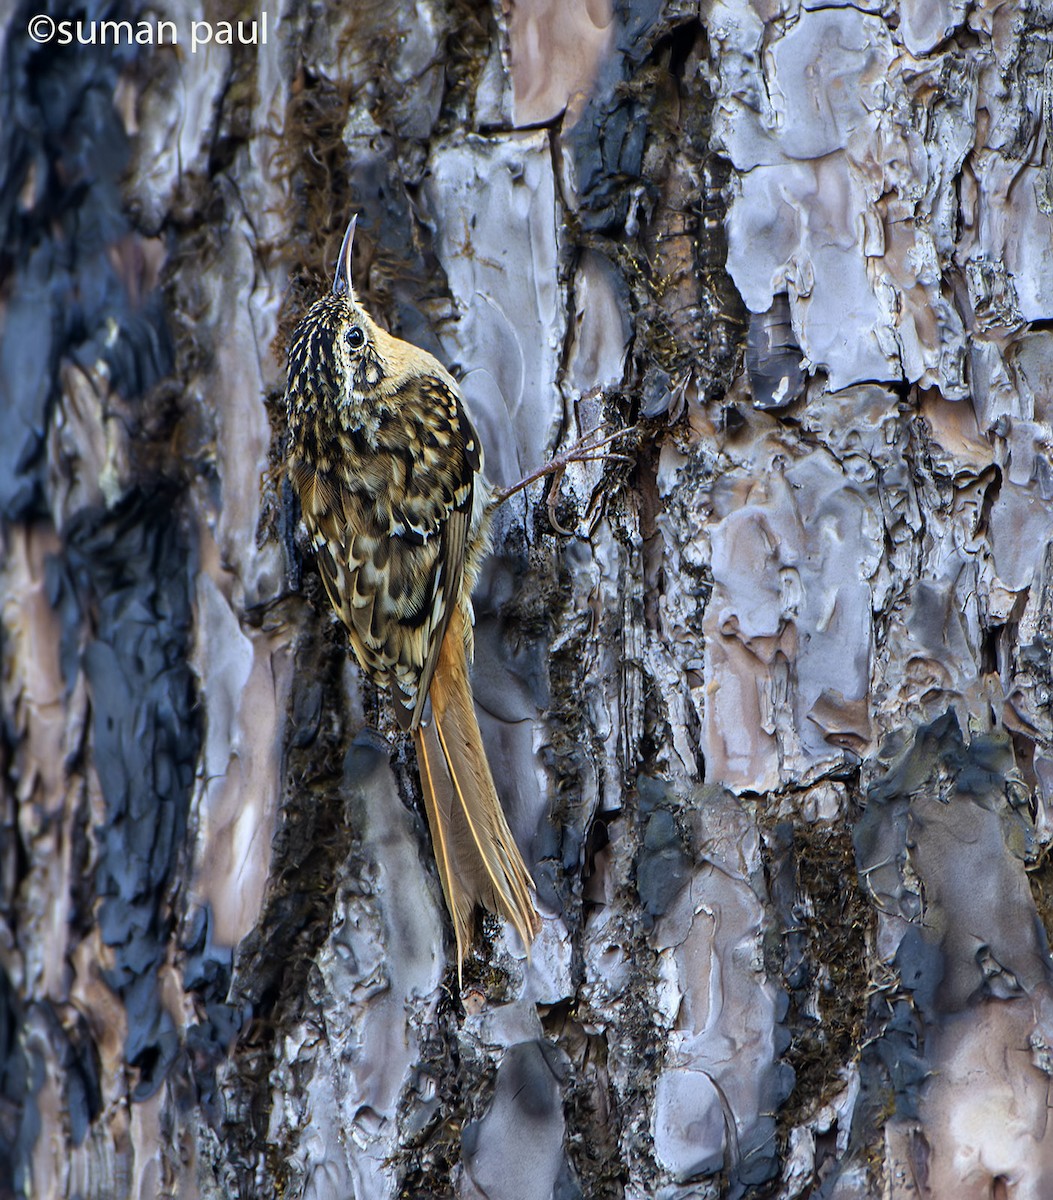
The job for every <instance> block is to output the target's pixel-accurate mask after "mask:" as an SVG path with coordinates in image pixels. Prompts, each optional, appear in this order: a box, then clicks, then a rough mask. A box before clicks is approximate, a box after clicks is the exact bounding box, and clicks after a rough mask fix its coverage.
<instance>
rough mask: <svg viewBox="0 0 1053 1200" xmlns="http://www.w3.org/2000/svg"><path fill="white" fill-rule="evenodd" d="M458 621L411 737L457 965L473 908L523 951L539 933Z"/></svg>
mask: <svg viewBox="0 0 1053 1200" xmlns="http://www.w3.org/2000/svg"><path fill="white" fill-rule="evenodd" d="M462 621H463V617H462V616H461V614H460V611H459V610H458V609H455V610H454V614H453V616H452V619H451V621H450V624H449V627H448V629H447V630H446V636H445V638H444V639H443V644H442V649H441V650H440V652H439V659H438V662H437V663H436V667H435V674H434V676H433V677H432V681H431V720H430V721H429V722H428V723H427V724H422V725H421V726H420V727H419V728H417V729H415V730H414V741H415V743H416V747H417V761H418V763H419V765H420V780H421V790H422V791H423V793H424V804H425V808H426V809H427V813H428V823H429V824H430V825H431V834H432V842H433V843H434V845H435V858H436V861H437V863H438V867H439V878H440V880H441V881H442V890H443V892H444V894H445V896H446V903H447V906H448V907H449V909H450V915H451V916H452V917H453V928H454V935H455V937H456V939H457V965H458V970H460V964H461V961H462V960H463V958H464V951H465V948H466V946H467V944H468V941H469V939H470V937H471V930H472V915H473V913H474V910H475V906H476V905H477V904H481V905H483V907H485V908H488V909H489V910H490V911H491V912H493V913H496V914H497V915H498V916H502V917H506V918H507V919H508V920H509V921H511V923H512V925H513V927H514V928H515V930H516V932H517V933H518V934H519V936H520V938H521V939H522V942H523V945H524V947H526V948H527V950H529V948H530V943H531V941H532V939H533V937H534V935H535V934H536V933H537V931H538V929H539V928H540V922H539V921H538V918H537V913H536V912H535V910H534V905H533V903H532V902H531V899H530V889H531V888H532V887H533V882H532V880H531V878H530V875H529V874H528V872H527V869H526V866H525V865H524V863H523V859H522V857H521V856H520V853H519V849H518V847H517V846H516V844H515V840H514V839H513V837H512V831H511V830H510V829H509V828H508V822H507V821H506V820H505V814H504V811H503V810H502V808H501V802H500V801H499V800H498V798H497V790H496V788H495V787H494V780H493V776H492V775H491V773H490V765H489V763H488V762H487V760H486V752H485V751H484V749H483V739H482V736H481V734H480V732H479V723H478V721H477V720H476V716H475V706H474V704H473V703H472V688H471V684H470V682H469V680H468V661H467V656H466V653H465V644H464V634H463V627H462V624H461V622H462Z"/></svg>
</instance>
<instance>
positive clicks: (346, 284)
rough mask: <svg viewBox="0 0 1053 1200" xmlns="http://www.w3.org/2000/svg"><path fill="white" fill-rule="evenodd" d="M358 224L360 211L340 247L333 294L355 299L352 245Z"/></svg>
mask: <svg viewBox="0 0 1053 1200" xmlns="http://www.w3.org/2000/svg"><path fill="white" fill-rule="evenodd" d="M357 224H358V213H355V215H354V216H353V217H352V218H351V222H350V224H349V225H348V227H347V233H345V234H344V241H343V244H342V245H341V247H340V257H339V258H338V259H337V260H336V275H335V276H334V277H333V295H334V296H348V297H350V298H351V299H354V295H355V289H354V287H353V286H352V284H351V247H352V245H353V244H354V241H355V226H356V225H357Z"/></svg>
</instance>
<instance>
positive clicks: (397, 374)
mask: <svg viewBox="0 0 1053 1200" xmlns="http://www.w3.org/2000/svg"><path fill="white" fill-rule="evenodd" d="M354 232H355V221H354V220H352V221H351V224H350V225H349V226H348V229H347V233H346V234H345V235H344V241H343V245H342V247H341V249H340V257H339V260H338V262H337V267H336V275H335V278H334V281H333V288H332V292H331V293H330V294H329V295H326V296H323V297H322V298H321V299H320V300H317V301H316V302H315V303H314V304H313V305H312V306H311V307H310V308H309V309H308V311H307V313H306V315H305V316H304V317H303V319H302V320H301V322H300V324H299V325H298V326H297V328H296V330H295V332H294V333H293V337H292V341H291V343H290V346H289V369H288V379H287V383H286V391H285V401H286V407H287V413H288V451H287V462H286V466H287V470H288V474H289V478H290V480H291V481H292V484H293V486H294V488H295V489H296V492H297V494H298V496H299V498H300V505H301V509H302V512H303V519H304V524H305V525H306V527H307V531H308V534H309V535H310V538H311V541H312V544H313V546H314V551H315V555H316V557H317V562H318V570H319V573H320V574H321V577H322V580H323V582H324V584H325V589H326V591H327V592H328V594H329V599H330V601H331V602H332V605H333V608H334V609H335V610H336V612H337V615H338V616H339V617H340V620H341V621H342V622H343V623H344V625H345V627H346V629H347V633H348V637H349V639H350V642H351V647H352V649H353V650H354V653H355V657H356V658H357V659H358V662H359V664H360V665H361V667H362V669H363V670H364V671H365V672H366V674H367V675H369V676H370V678H372V679H373V680H374V681H375V682H376V683H377V684H379V685H381V686H383V687H386V688H387V689H388V690H389V691H390V693H391V697H392V700H393V703H394V709H395V715H396V718H397V720H398V723H399V725H400V727H401V728H402V729H404V730H409V732H410V733H411V734H412V735H413V740H414V744H415V746H416V750H417V763H418V767H419V770H420V782H421V791H422V792H423V795H424V805H425V809H426V811H427V814H428V823H429V825H430V827H431V835H432V842H433V844H434V847H435V858H436V862H437V864H438V869H439V878H440V880H441V881H442V890H443V893H444V895H445V897H446V904H447V906H448V908H449V910H450V915H451V916H452V918H453V928H454V935H455V938H456V942H457V963H458V969H460V965H461V963H462V962H463V959H464V953H465V948H466V946H467V944H468V942H469V940H470V938H471V933H472V921H473V915H474V913H475V909H476V907H477V906H478V905H482V906H483V907H485V908H487V909H489V910H490V911H491V912H493V913H496V914H497V915H499V916H502V917H506V918H507V919H508V920H509V921H511V923H512V925H513V926H514V927H515V929H516V931H517V932H518V934H519V936H520V938H521V939H522V941H523V945H524V946H525V947H526V948H527V949H529V946H530V942H531V940H532V938H533V936H534V935H535V934H536V933H537V931H538V929H539V921H538V918H537V913H536V912H535V910H534V905H533V903H532V901H531V897H530V889H531V888H532V887H533V883H532V881H531V879H530V875H529V873H528V872H527V869H526V866H525V865H524V863H523V859H522V856H521V855H520V853H519V849H518V847H517V846H516V844H515V841H514V839H513V837H512V833H511V830H510V829H509V827H508V822H507V821H506V819H505V815H504V812H503V811H502V808H501V803H500V801H499V799H498V796H497V790H496V788H495V787H494V780H493V776H492V774H491V771H490V765H489V763H488V762H487V758H486V752H485V750H484V749H483V741H482V737H481V735H480V732H479V723H478V721H477V719H476V716H475V706H474V703H473V700H472V688H471V683H470V680H469V675H468V664H469V663H470V662H471V660H472V653H473V636H472V623H473V613H472V601H471V592H472V588H473V586H474V584H475V581H476V578H477V576H478V573H479V566H480V563H481V562H482V560H483V558H484V557H485V555H486V553H487V551H488V549H489V518H488V506H489V501H490V489H489V486H488V484H487V482H486V479H485V477H484V475H483V451H482V446H481V445H480V442H479V436H478V434H477V433H476V431H475V428H474V427H473V425H472V422H471V420H470V419H469V417H468V414H467V412H466V411H465V407H464V404H463V403H462V400H461V394H460V390H459V389H458V386H457V383H456V382H455V380H454V378H453V376H452V375H451V374H450V373H449V371H447V370H446V368H445V367H443V366H442V364H441V363H439V362H438V360H437V359H436V358H434V357H433V356H432V355H431V354H429V353H427V351H425V350H421V349H419V348H418V347H417V346H412V345H410V344H409V343H408V342H404V341H401V340H400V339H399V338H396V337H393V336H392V335H391V334H389V333H387V332H386V331H385V330H383V329H381V328H380V327H379V326H378V325H377V324H376V322H374V321H373V320H372V318H371V317H370V315H369V313H367V312H366V310H365V309H364V308H363V307H362V305H361V303H359V301H358V299H357V297H356V296H355V292H354V288H353V287H352V284H351V250H352V244H353V241H354Z"/></svg>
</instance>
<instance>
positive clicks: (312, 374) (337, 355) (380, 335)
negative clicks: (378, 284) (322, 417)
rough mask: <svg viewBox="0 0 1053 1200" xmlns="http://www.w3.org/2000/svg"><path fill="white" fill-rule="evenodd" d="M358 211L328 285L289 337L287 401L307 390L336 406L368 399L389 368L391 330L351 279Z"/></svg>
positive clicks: (318, 400) (296, 400)
mask: <svg viewBox="0 0 1053 1200" xmlns="http://www.w3.org/2000/svg"><path fill="white" fill-rule="evenodd" d="M356 222H357V217H352V219H351V223H350V224H349V225H348V227H347V232H346V233H345V234H344V241H343V244H342V245H341V247H340V257H339V259H338V261H337V265H336V274H335V276H334V278H333V287H332V291H331V292H330V293H329V294H328V295H325V296H323V297H321V299H319V300H316V301H315V302H314V304H312V305H311V307H310V308H309V309H308V310H307V312H306V313H305V314H304V317H303V319H302V320H301V321H300V323H299V325H298V326H297V327H296V330H295V331H294V333H293V336H292V340H291V342H290V343H289V382H288V390H287V398H288V402H289V405H290V407H294V406H296V405H297V404H300V403H303V402H304V401H305V399H306V397H307V396H311V398H312V399H313V401H314V402H315V403H323V404H332V405H335V406H336V407H337V408H338V409H346V408H348V407H352V406H354V407H357V406H360V405H363V404H367V403H368V402H369V399H370V397H372V396H374V395H375V394H376V392H377V390H378V389H380V388H382V386H383V384H384V382H385V379H386V377H387V376H388V375H389V373H390V366H389V364H388V362H387V361H386V359H387V358H388V357H390V355H388V354H387V353H386V351H387V350H388V345H387V344H388V343H390V342H392V341H394V340H395V339H393V338H392V337H391V335H390V334H387V333H385V332H384V330H382V329H380V328H379V327H378V326H377V325H376V324H375V322H374V321H373V319H372V318H371V317H370V315H369V313H367V312H366V310H365V309H364V308H363V307H362V305H361V304H359V303H358V300H357V298H356V297H355V290H354V287H353V286H352V283H351V250H352V246H353V244H354V238H355V224H356Z"/></svg>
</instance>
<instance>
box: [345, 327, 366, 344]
mask: <svg viewBox="0 0 1053 1200" xmlns="http://www.w3.org/2000/svg"><path fill="white" fill-rule="evenodd" d="M347 344H348V345H349V346H350V347H351V349H352V350H361V349H362V347H363V346H364V345H365V344H366V335H365V334H364V333H363V332H362V330H361V329H359V327H358V326H357V325H352V326H351V328H350V329H349V330H348V331H347Z"/></svg>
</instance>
